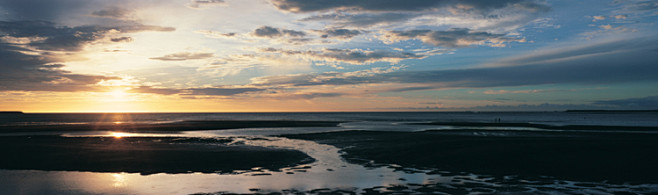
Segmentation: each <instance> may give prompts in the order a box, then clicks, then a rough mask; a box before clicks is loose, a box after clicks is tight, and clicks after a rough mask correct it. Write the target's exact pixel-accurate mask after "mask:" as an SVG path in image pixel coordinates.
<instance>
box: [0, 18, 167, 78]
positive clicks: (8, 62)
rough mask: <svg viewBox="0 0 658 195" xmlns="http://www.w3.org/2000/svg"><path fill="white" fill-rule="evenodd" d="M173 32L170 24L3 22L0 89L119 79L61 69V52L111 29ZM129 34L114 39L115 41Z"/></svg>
mask: <svg viewBox="0 0 658 195" xmlns="http://www.w3.org/2000/svg"><path fill="white" fill-rule="evenodd" d="M112 30H114V31H118V32H138V31H173V30H175V29H174V28H171V27H161V26H150V25H142V24H136V23H132V24H126V25H122V26H111V27H107V26H91V25H90V26H77V27H67V26H58V25H56V24H55V23H53V22H48V21H0V59H2V60H0V91H87V90H99V89H97V87H95V86H94V84H97V83H98V82H100V81H102V80H113V79H120V78H118V77H108V76H100V75H83V74H73V73H71V72H69V71H65V70H62V69H61V68H62V67H64V65H63V64H61V61H62V60H61V59H59V58H60V57H63V56H61V55H63V54H61V53H56V52H67V53H69V54H66V55H70V52H77V51H80V50H82V49H83V48H84V46H86V45H87V44H89V43H91V42H94V41H98V40H102V39H103V38H105V36H106V33H108V32H109V31H112ZM130 40H132V38H130V37H117V38H111V39H110V41H112V42H121V41H130Z"/></svg>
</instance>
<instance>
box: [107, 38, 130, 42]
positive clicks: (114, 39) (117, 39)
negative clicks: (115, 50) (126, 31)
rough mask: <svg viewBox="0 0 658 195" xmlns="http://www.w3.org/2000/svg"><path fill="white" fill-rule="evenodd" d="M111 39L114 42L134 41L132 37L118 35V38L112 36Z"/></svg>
mask: <svg viewBox="0 0 658 195" xmlns="http://www.w3.org/2000/svg"><path fill="white" fill-rule="evenodd" d="M110 41H112V42H131V41H133V38H132V37H117V38H111V39H110Z"/></svg>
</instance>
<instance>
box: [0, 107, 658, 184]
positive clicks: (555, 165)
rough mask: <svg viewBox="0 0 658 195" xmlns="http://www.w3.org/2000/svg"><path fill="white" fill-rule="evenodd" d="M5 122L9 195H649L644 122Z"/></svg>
mask: <svg viewBox="0 0 658 195" xmlns="http://www.w3.org/2000/svg"><path fill="white" fill-rule="evenodd" d="M13 115H15V116H6V115H5V116H3V117H5V120H4V121H3V122H2V128H3V132H2V133H0V134H1V135H0V155H2V156H3V158H2V160H0V176H1V177H2V178H3V179H2V182H1V183H2V184H0V192H4V193H7V194H49V193H66V194H89V193H102V194H427V193H439V194H478V193H485V194H490V193H493V194H501V193H502V194H505V193H533V194H536V193H539V194H555V193H559V194H562V193H567V194H568V193H601V194H606V193H610V194H616V193H630V194H633V193H636V194H645V193H658V175H657V174H655V173H657V172H658V168H656V166H655V165H656V164H658V150H656V149H657V148H658V142H656V141H655V140H658V132H656V131H655V130H656V129H657V128H656V127H658V125H655V126H653V123H655V121H654V120H652V119H653V118H654V117H655V113H652V112H643V113H566V112H565V113H280V114H272V113H252V114H243V113H240V114H221V113H218V114H213V113H204V114H166V115H165V114H141V115H140V114H133V115H131V114H122V115H120V116H116V115H109V114H108V115H97V114H90V115H84V114H69V115H67V114H61V115H38V114H35V115H30V114H13ZM22 115H25V116H22ZM76 116H82V118H84V117H86V118H84V119H81V118H80V117H76ZM108 116H109V117H108ZM301 116H306V117H301ZM7 118H10V119H7ZM101 118H103V119H106V118H111V119H117V118H122V119H123V120H110V119H108V120H100V119H101ZM497 118H502V119H503V121H498V120H497ZM611 118H617V120H605V121H604V120H602V119H611ZM126 119H130V120H126ZM163 119H166V120H163ZM319 119H325V120H319ZM595 120H600V121H601V122H598V123H597V122H595ZM629 121H633V123H634V124H635V125H628V124H629ZM61 178H66V179H61ZM91 181H95V182H91ZM110 183H111V185H110ZM26 189H29V190H27V191H26Z"/></svg>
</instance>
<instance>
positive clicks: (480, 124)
mask: <svg viewBox="0 0 658 195" xmlns="http://www.w3.org/2000/svg"><path fill="white" fill-rule="evenodd" d="M407 124H410V125H443V126H456V127H531V128H537V129H547V130H597V131H610V130H616V131H622V130H623V131H656V130H658V127H651V126H601V125H562V126H557V125H546V124H535V123H507V122H498V123H486V122H429V123H407Z"/></svg>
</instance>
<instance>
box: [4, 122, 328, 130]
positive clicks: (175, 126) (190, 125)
mask: <svg viewBox="0 0 658 195" xmlns="http://www.w3.org/2000/svg"><path fill="white" fill-rule="evenodd" d="M339 123H340V122H335V121H181V122H173V123H156V124H145V123H117V124H114V123H103V124H58V125H5V126H0V132H35V131H124V132H159V131H194V130H220V129H238V128H264V127H335V126H337V125H338V124H339Z"/></svg>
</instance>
